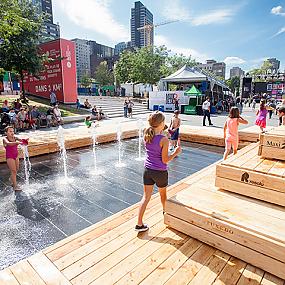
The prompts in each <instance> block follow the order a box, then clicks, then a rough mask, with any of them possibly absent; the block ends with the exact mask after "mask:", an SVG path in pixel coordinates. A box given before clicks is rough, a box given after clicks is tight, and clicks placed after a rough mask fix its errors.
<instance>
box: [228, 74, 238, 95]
mask: <svg viewBox="0 0 285 285" xmlns="http://www.w3.org/2000/svg"><path fill="white" fill-rule="evenodd" d="M226 84H227V85H228V87H229V88H230V90H231V91H232V92H233V93H235V91H236V90H239V87H240V78H239V77H238V76H235V77H232V78H229V79H227V80H226Z"/></svg>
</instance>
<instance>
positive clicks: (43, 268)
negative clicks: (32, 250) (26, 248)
mask: <svg viewBox="0 0 285 285" xmlns="http://www.w3.org/2000/svg"><path fill="white" fill-rule="evenodd" d="M28 262H29V263H30V264H31V265H32V267H33V268H34V269H35V271H36V272H37V273H38V274H39V276H40V277H41V278H42V279H43V281H44V282H45V283H46V284H47V285H70V284H71V283H70V282H69V281H68V280H67V279H66V278H65V277H64V276H63V274H62V273H61V272H60V271H59V270H58V269H57V268H56V267H55V265H54V264H53V263H52V262H51V261H50V260H49V259H48V258H47V257H46V256H45V255H44V254H43V253H42V252H40V253H37V254H35V255H33V256H31V257H30V258H29V259H28Z"/></svg>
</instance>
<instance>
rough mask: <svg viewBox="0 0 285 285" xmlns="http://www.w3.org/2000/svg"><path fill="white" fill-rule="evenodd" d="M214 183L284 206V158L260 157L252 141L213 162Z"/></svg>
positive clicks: (229, 189)
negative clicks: (233, 153)
mask: <svg viewBox="0 0 285 285" xmlns="http://www.w3.org/2000/svg"><path fill="white" fill-rule="evenodd" d="M215 185H216V186H217V187H219V188H222V189H225V190H228V191H231V192H235V193H238V194H242V195H245V196H249V197H253V198H256V199H260V200H263V201H267V202H270V203H273V204H277V205H281V206H285V161H278V160H272V159H265V158H261V157H260V156H258V144H252V145H250V146H248V147H246V148H244V149H242V150H241V151H239V152H238V154H237V155H236V156H232V157H231V158H229V159H227V160H225V161H223V162H221V163H220V164H218V165H217V167H216V181H215Z"/></svg>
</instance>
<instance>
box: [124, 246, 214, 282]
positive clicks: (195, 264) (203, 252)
mask: <svg viewBox="0 0 285 285" xmlns="http://www.w3.org/2000/svg"><path fill="white" fill-rule="evenodd" d="M215 251H216V250H215V249H214V248H213V247H210V246H208V245H206V244H203V245H202V246H201V247H200V248H199V249H198V250H197V251H196V252H195V253H194V254H193V256H191V258H188V259H187V260H186V262H184V264H183V265H182V266H181V267H180V268H179V269H178V270H177V271H176V272H175V273H174V274H173V275H172V276H171V277H170V278H169V279H168V280H167V281H166V283H165V285H182V284H188V283H189V282H190V281H191V280H192V279H193V278H194V276H196V274H197V273H198V272H199V271H200V269H201V268H202V267H203V265H204V264H205V263H206V262H207V261H208V260H209V258H210V257H211V256H212V255H213V254H214V252H215ZM122 285H123V284H122Z"/></svg>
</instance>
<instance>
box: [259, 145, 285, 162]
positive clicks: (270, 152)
mask: <svg viewBox="0 0 285 285" xmlns="http://www.w3.org/2000/svg"><path fill="white" fill-rule="evenodd" d="M261 157H264V158H269V159H277V160H283V161H284V160H285V150H284V151H280V149H278V151H277V149H274V148H272V147H267V146H263V147H262V153H261Z"/></svg>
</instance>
